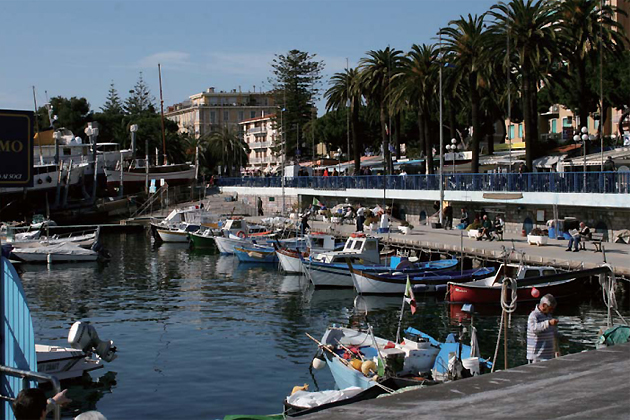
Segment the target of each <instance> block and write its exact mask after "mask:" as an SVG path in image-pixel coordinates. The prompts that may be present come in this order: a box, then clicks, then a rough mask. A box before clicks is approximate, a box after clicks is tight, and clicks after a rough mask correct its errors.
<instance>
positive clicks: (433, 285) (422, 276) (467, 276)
mask: <svg viewBox="0 0 630 420" xmlns="http://www.w3.org/2000/svg"><path fill="white" fill-rule="evenodd" d="M348 266H349V269H350V273H351V274H352V279H353V281H354V287H355V289H356V290H357V292H358V293H359V294H381V295H402V294H404V293H405V288H406V285H407V279H409V282H410V283H411V287H412V288H413V291H414V292H415V293H439V292H442V293H444V292H445V291H446V288H447V283H448V282H450V281H459V282H465V281H470V280H476V279H487V278H494V277H495V276H494V271H495V269H494V267H482V268H476V269H472V270H463V271H445V270H443V271H422V272H420V273H415V272H395V273H379V272H374V271H369V270H361V269H358V268H356V267H353V266H352V263H351V262H348Z"/></svg>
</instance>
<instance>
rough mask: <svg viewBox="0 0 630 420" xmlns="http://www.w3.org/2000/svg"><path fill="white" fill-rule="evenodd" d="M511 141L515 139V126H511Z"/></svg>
mask: <svg viewBox="0 0 630 420" xmlns="http://www.w3.org/2000/svg"><path fill="white" fill-rule="evenodd" d="M510 139H511V140H513V139H514V125H513V124H510Z"/></svg>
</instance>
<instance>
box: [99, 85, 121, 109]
mask: <svg viewBox="0 0 630 420" xmlns="http://www.w3.org/2000/svg"><path fill="white" fill-rule="evenodd" d="M101 111H102V112H103V113H104V114H113V115H122V114H123V106H122V103H121V102H120V96H118V91H117V90H116V87H114V82H112V83H111V84H110V85H109V92H108V93H107V98H106V99H105V104H104V105H103V106H102V107H101Z"/></svg>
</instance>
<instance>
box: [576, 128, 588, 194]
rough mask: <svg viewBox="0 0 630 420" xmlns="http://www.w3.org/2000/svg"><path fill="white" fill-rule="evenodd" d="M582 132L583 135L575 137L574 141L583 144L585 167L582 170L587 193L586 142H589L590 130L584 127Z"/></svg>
mask: <svg viewBox="0 0 630 420" xmlns="http://www.w3.org/2000/svg"><path fill="white" fill-rule="evenodd" d="M580 131H581V133H582V135H581V136H580V135H578V134H576V135H574V136H573V141H574V142H576V143H579V142H580V141H581V142H582V152H583V155H584V167H583V168H582V170H583V172H584V191H586V141H587V140H588V128H586V127H582V129H581V130H580Z"/></svg>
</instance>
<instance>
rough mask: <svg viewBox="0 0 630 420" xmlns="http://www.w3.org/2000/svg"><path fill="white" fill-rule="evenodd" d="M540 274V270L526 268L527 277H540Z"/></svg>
mask: <svg viewBox="0 0 630 420" xmlns="http://www.w3.org/2000/svg"><path fill="white" fill-rule="evenodd" d="M539 276H540V271H538V270H526V271H525V278H526V279H527V278H530V277H539Z"/></svg>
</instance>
